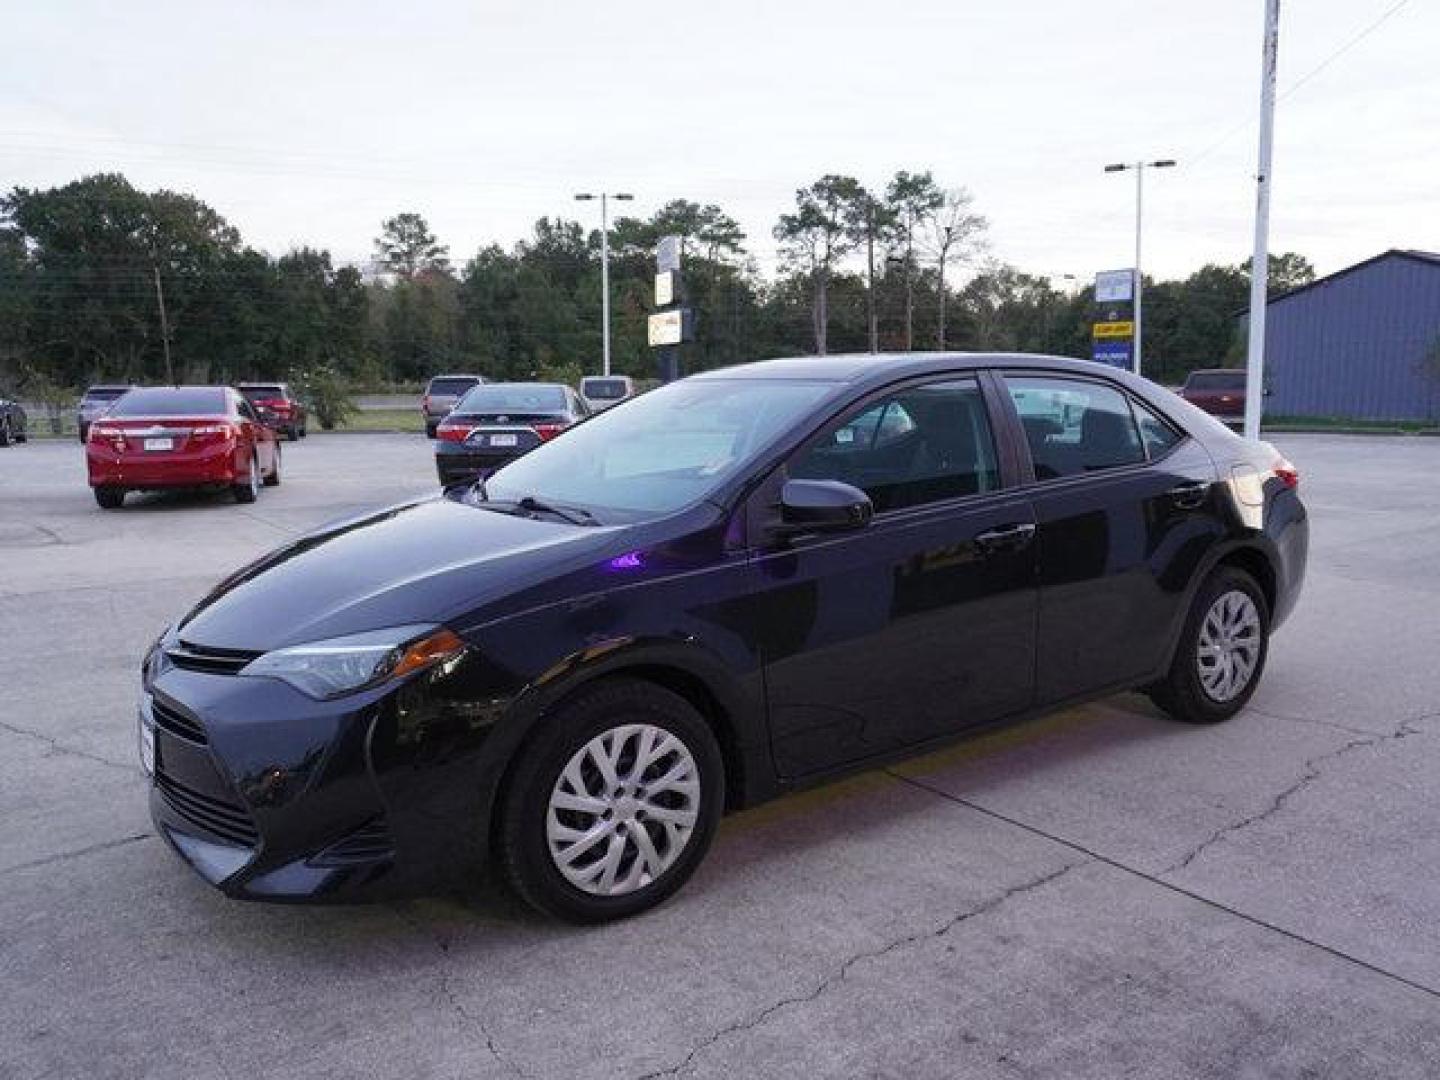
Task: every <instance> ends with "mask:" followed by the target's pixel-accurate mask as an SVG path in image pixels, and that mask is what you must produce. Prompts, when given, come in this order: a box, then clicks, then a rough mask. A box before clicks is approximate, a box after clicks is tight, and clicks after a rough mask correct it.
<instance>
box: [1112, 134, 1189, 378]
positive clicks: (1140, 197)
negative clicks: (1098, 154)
mask: <svg viewBox="0 0 1440 1080" xmlns="http://www.w3.org/2000/svg"><path fill="white" fill-rule="evenodd" d="M1174 167H1175V162H1174V161H1172V160H1171V159H1170V158H1161V159H1160V160H1159V161H1131V162H1121V163H1120V164H1116V165H1106V166H1105V171H1106V172H1107V173H1112V172H1125V171H1126V170H1127V169H1133V170H1134V171H1135V270H1134V275H1135V281H1134V289H1133V292H1134V297H1135V300H1134V302H1135V355H1134V356H1132V357H1131V358H1130V364H1131V370H1132V371H1134V372H1135V374H1136V375H1139V374H1140V332H1141V300H1142V299H1143V298H1142V296H1141V293H1142V292H1143V291H1144V289H1145V278H1144V277H1143V275H1142V274H1141V272H1140V212H1141V207H1142V206H1143V204H1144V195H1145V170H1146V169H1173V168H1174Z"/></svg>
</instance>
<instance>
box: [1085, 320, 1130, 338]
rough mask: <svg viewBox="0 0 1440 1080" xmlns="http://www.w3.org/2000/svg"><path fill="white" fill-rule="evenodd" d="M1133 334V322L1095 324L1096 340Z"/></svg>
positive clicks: (1125, 336) (1127, 336)
mask: <svg viewBox="0 0 1440 1080" xmlns="http://www.w3.org/2000/svg"><path fill="white" fill-rule="evenodd" d="M1134 336H1135V324H1134V323H1133V322H1097V323H1096V324H1095V339H1096V340H1097V341H1104V340H1113V339H1114V338H1133V337H1134Z"/></svg>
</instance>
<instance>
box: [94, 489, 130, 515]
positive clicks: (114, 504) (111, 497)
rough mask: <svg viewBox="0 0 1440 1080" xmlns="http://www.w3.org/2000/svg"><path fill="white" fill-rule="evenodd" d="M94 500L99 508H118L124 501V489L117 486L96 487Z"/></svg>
mask: <svg viewBox="0 0 1440 1080" xmlns="http://www.w3.org/2000/svg"><path fill="white" fill-rule="evenodd" d="M95 501H96V502H97V503H99V505H100V509H101V510H119V509H120V507H121V506H122V505H124V503H125V489H124V488H118V487H97V488H96V489H95Z"/></svg>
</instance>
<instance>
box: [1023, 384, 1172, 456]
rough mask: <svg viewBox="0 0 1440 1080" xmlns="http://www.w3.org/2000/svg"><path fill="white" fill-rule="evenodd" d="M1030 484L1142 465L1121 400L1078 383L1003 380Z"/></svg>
mask: <svg viewBox="0 0 1440 1080" xmlns="http://www.w3.org/2000/svg"><path fill="white" fill-rule="evenodd" d="M1005 385H1006V386H1007V387H1009V389H1010V396H1011V398H1012V399H1014V402H1015V408H1016V410H1017V411H1018V412H1019V413H1020V423H1021V424H1023V425H1024V428H1025V441H1026V442H1027V443H1029V445H1030V458H1031V460H1032V461H1033V462H1034V463H1035V479H1037V480H1053V479H1055V478H1056V477H1058V476H1076V475H1080V474H1083V473H1087V472H1096V471H1098V470H1101V469H1113V468H1116V467H1118V466H1121V465H1137V464H1140V463H1142V462H1143V461H1145V449H1144V447H1143V446H1142V445H1141V443H1140V435H1139V432H1138V431H1137V430H1136V428H1135V418H1134V417H1133V416H1132V415H1131V413H1130V405H1129V402H1128V400H1127V399H1126V397H1125V395H1124V394H1122V393H1121V392H1120V391H1119V390H1116V389H1115V388H1114V387H1111V386H1105V385H1104V384H1102V383H1096V382H1089V381H1087V380H1083V379H1063V378H1061V379H1057V378H1044V377H1039V378H1032V377H1021V376H1006V378H1005Z"/></svg>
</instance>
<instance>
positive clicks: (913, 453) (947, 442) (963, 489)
mask: <svg viewBox="0 0 1440 1080" xmlns="http://www.w3.org/2000/svg"><path fill="white" fill-rule="evenodd" d="M789 475H790V476H791V477H793V478H797V479H806V480H840V481H843V482H845V483H847V484H852V485H853V486H855V487H858V488H859V489H860V490H862V491H864V492H865V494H867V495H868V496H870V501H871V502H872V503H873V504H874V506H875V510H876V512H877V513H883V512H885V511H887V510H900V509H904V508H905V507H911V506H923V505H925V504H926V503H932V502H939V501H941V500H944V499H955V498H960V497H961V496H965V495H975V494H978V493H980V492H984V491H994V490H996V489H997V488H999V486H1000V470H999V465H998V459H997V457H996V453H995V440H994V437H993V435H992V433H991V430H990V420H989V417H988V415H987V414H986V411H985V400H984V398H983V396H982V395H981V393H980V386H979V384H978V383H977V382H976V381H975V380H974V379H954V380H950V381H946V382H934V383H925V384H922V385H919V386H911V387H907V388H906V389H904V390H898V391H896V392H895V393H893V394H890V395H888V396H886V397H884V398H882V399H881V400H879V401H873V402H870V403H868V404H866V405H863V406H861V407H860V408H859V409H858V410H856V411H855V412H854V413H852V414H851V415H849V416H847V417H846V418H845V419H843V420H842V421H841V422H840V423H839V424H837V425H833V426H832V427H830V428H828V429H827V430H826V431H825V433H824V434H822V435H820V436H819V438H817V439H815V440H814V441H813V442H811V443H810V444H809V445H808V446H806V447H804V448H803V449H802V450H800V452H799V453H798V454H796V456H795V457H794V458H792V459H791V462H790V467H789Z"/></svg>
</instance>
